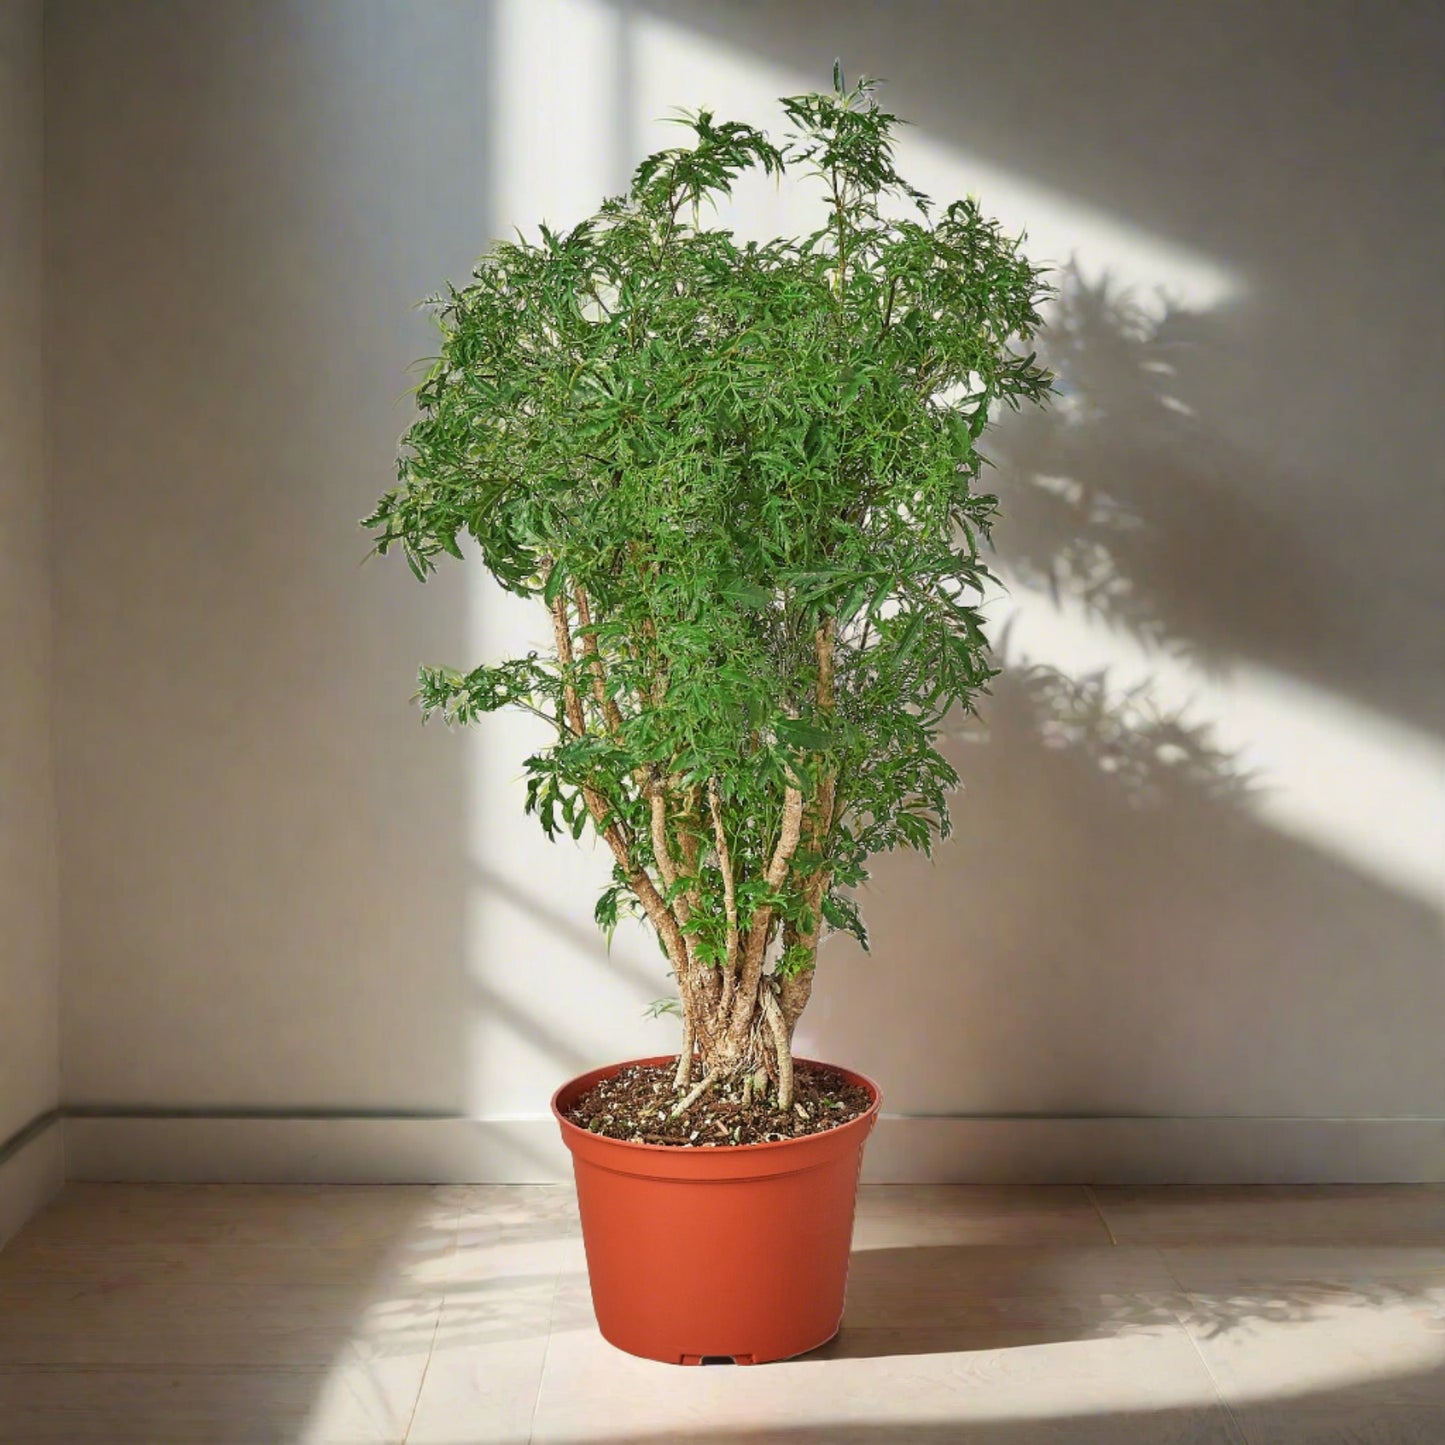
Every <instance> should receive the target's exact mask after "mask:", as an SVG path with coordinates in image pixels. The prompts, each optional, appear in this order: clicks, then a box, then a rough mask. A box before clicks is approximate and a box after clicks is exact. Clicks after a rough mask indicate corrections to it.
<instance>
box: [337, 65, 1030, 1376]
mask: <svg viewBox="0 0 1445 1445" xmlns="http://www.w3.org/2000/svg"><path fill="white" fill-rule="evenodd" d="M782 107H783V110H784V112H785V113H786V115H787V117H788V119H789V121H790V122H791V125H792V127H793V131H792V134H791V136H790V138H789V139H788V140H787V142H786V143H785V144H783V145H781V146H777V145H774V143H773V142H772V141H770V140H769V139H768V137H767V135H766V134H765V133H764V132H763V131H761V130H759V129H756V128H754V127H752V126H749V125H744V124H741V123H736V122H726V123H724V122H720V121H718V120H716V119H715V118H714V116H713V115H712V114H711V113H709V112H708V111H700V112H698V113H697V114H695V115H692V116H689V117H687V118H686V120H685V124H686V125H687V127H688V128H689V129H690V131H691V133H692V134H691V137H690V144H688V145H685V146H680V147H678V148H676V149H668V150H663V151H659V152H658V153H657V154H655V155H651V156H649V157H648V158H647V159H646V160H644V161H643V162H642V164H641V165H640V166H639V167H638V168H637V171H636V174H635V176H634V179H633V182H632V186H631V190H630V192H629V193H628V194H627V195H626V196H625V197H621V198H618V199H614V200H609V201H607V202H606V203H605V204H604V205H603V206H602V208H601V209H600V210H599V211H598V212H597V214H596V215H594V216H592V217H591V218H589V219H588V220H585V221H583V222H582V223H581V224H580V225H578V226H576V227H575V228H573V229H572V230H570V231H564V232H557V231H553V230H549V229H547V228H546V227H543V228H542V230H541V234H540V239H539V240H537V241H535V242H530V241H526V240H523V239H518V240H517V241H514V242H509V243H506V244H499V245H497V246H496V247H495V248H494V249H493V250H492V251H491V252H489V253H488V254H487V255H486V256H485V257H484V258H483V259H482V260H481V261H480V262H479V263H478V265H477V266H476V268H475V270H474V272H473V277H472V280H471V282H470V283H469V284H467V285H466V286H464V287H462V288H460V289H456V288H452V289H449V290H448V291H447V292H446V294H445V295H443V296H441V297H438V298H435V299H434V302H433V305H434V306H435V309H436V312H437V315H438V318H439V322H440V329H441V338H442V340H441V355H440V357H439V358H438V359H437V361H436V362H435V364H434V365H433V366H432V367H431V369H430V371H429V373H428V375H427V376H426V379H425V380H424V381H423V382H422V384H421V386H420V387H419V388H418V390H417V402H418V406H419V410H420V415H419V417H418V419H417V420H416V422H415V423H414V425H412V427H411V428H410V430H409V431H408V432H407V434H406V437H405V439H404V444H403V450H402V455H401V459H400V462H399V466H398V483H397V485H396V487H395V488H394V489H393V490H392V491H390V492H388V493H387V495H386V496H385V497H383V498H382V500H381V502H380V503H379V504H378V506H377V508H376V510H375V511H374V512H373V513H372V515H371V516H370V517H368V518H366V520H365V522H364V523H363V525H364V526H366V527H367V528H368V529H369V530H370V532H371V534H372V536H373V539H374V541H375V546H376V550H377V551H379V552H383V553H384V552H387V551H390V550H392V549H393V548H400V549H401V550H402V551H403V553H404V554H405V556H406V558H407V561H408V562H409V563H410V565H411V568H412V570H413V571H414V572H415V573H416V575H417V576H418V578H420V579H422V580H425V578H426V576H427V574H428V572H429V571H430V570H431V569H432V568H433V566H434V564H435V561H436V559H437V558H438V557H440V556H441V555H442V554H444V553H446V554H450V555H451V556H453V557H458V558H460V557H462V556H463V552H462V547H461V539H462V538H463V537H464V536H465V537H470V538H471V539H473V541H474V542H475V544H476V547H477V549H478V550H479V552H480V557H481V561H482V562H483V564H484V565H485V566H486V567H487V568H488V569H489V570H490V572H491V573H492V575H493V576H494V577H495V578H496V579H497V580H498V581H499V582H500V584H501V585H502V586H503V587H504V588H506V589H508V590H509V591H512V592H514V593H517V594H519V595H521V596H525V597H529V598H535V599H537V601H538V602H539V604H540V605H541V606H542V607H544V608H545V609H546V610H547V613H548V614H549V616H550V622H551V636H552V639H553V645H552V647H551V648H550V649H549V650H548V651H546V652H536V651H532V652H528V653H527V655H526V656H518V657H512V658H508V659H505V660H501V661H497V662H488V663H485V664H483V665H482V666H479V667H476V668H473V669H472V670H471V671H459V670H455V669H452V668H447V667H426V668H423V669H422V672H421V681H420V692H419V700H420V702H421V706H422V708H423V711H424V714H425V715H430V714H433V713H440V714H441V715H443V716H444V717H445V718H446V720H447V721H448V722H450V723H457V724H461V723H469V722H472V721H473V720H474V719H476V718H477V717H478V715H479V714H482V713H486V712H491V711H493V710H494V709H497V708H502V707H508V706H511V707H520V708H523V709H525V710H527V711H528V712H531V713H533V714H535V715H536V716H538V717H541V718H543V719H545V720H546V721H547V722H548V723H549V724H550V725H551V726H552V728H553V729H554V732H555V735H554V737H553V738H552V740H551V741H550V742H549V744H548V745H547V746H546V747H544V748H542V749H541V750H540V751H538V752H537V753H536V754H534V755H533V756H532V757H530V758H528V759H527V761H526V768H527V774H528V782H527V803H526V805H527V808H528V810H529V811H530V812H532V813H534V814H536V815H537V817H538V818H539V819H540V821H541V824H542V826H543V828H545V829H546V831H547V833H548V835H549V836H555V835H556V834H557V833H558V832H560V831H562V830H567V831H569V832H570V833H571V834H572V835H573V836H574V837H580V836H581V835H582V833H584V832H585V831H587V830H588V829H591V830H592V832H593V833H595V834H596V835H597V836H598V837H599V838H600V839H601V840H602V841H603V843H604V844H605V846H606V848H607V849H608V850H609V852H610V854H611V857H612V859H613V865H614V866H613V871H612V879H611V882H610V884H609V886H608V887H607V889H606V891H605V892H604V893H603V894H602V896H601V898H600V899H599V900H598V903H597V908H596V916H597V921H598V923H599V924H600V925H601V927H602V928H603V929H604V930H608V931H610V930H611V929H613V928H614V927H615V926H616V924H617V922H618V920H619V919H620V918H621V917H622V916H624V915H625V914H628V913H632V914H635V915H638V916H640V917H641V918H642V919H643V920H645V922H646V924H648V925H650V927H651V928H652V929H653V930H655V933H656V936H657V939H658V943H659V945H660V947H661V949H662V952H663V954H664V955H665V956H666V959H667V962H668V965H669V966H670V969H671V973H672V976H673V977H674V979H675V980H676V988H677V995H678V998H677V1005H676V1007H677V1011H678V1012H679V1013H680V1016H681V1022H682V1047H681V1050H680V1052H679V1053H678V1055H677V1056H676V1058H675V1059H674V1058H672V1057H671V1056H669V1057H668V1058H667V1059H665V1060H658V1059H654V1060H641V1061H632V1062H631V1063H629V1064H626V1065H612V1066H610V1067H608V1068H605V1069H599V1070H597V1071H595V1072H594V1073H592V1074H588V1075H585V1076H583V1077H582V1078H581V1079H577V1080H573V1081H571V1082H570V1083H569V1084H566V1085H564V1086H563V1087H562V1088H561V1089H560V1090H559V1091H558V1093H557V1095H556V1097H555V1099H554V1101H553V1107H554V1111H555V1112H556V1114H557V1117H558V1119H559V1121H560V1123H561V1127H562V1131H563V1134H564V1137H565V1139H566V1142H567V1143H568V1145H569V1147H570V1148H571V1149H572V1151H573V1155H574V1161H575V1164H576V1172H577V1183H578V1191H579V1196H580V1200H581V1205H582V1211H583V1230H584V1237H585V1240H586V1245H587V1253H588V1265H589V1271H590V1274H591V1279H592V1288H593V1299H594V1303H595V1305H596V1308H597V1314H598V1319H599V1323H600V1324H601V1327H602V1330H603V1333H604V1334H605V1335H607V1337H608V1338H609V1339H611V1340H613V1342H614V1343H616V1344H618V1345H620V1346H622V1347H623V1348H625V1349H628V1350H631V1351H633V1352H635V1353H638V1354H643V1355H648V1356H651V1357H654V1358H659V1359H668V1360H672V1361H682V1360H699V1359H704V1358H707V1357H713V1356H723V1357H729V1358H734V1359H740V1360H754V1361H756V1360H764V1359H775V1358H781V1357H784V1356H787V1355H792V1354H797V1353H800V1352H802V1351H803V1350H806V1349H809V1348H812V1347H813V1346H816V1345H818V1344H821V1343H822V1342H823V1341H824V1340H826V1339H828V1338H829V1337H831V1335H832V1334H833V1333H834V1332H835V1331H836V1329H837V1326H838V1322H839V1319H840V1316H841V1312H842V1303H843V1289H844V1284H845V1280H846V1269H847V1255H848V1249H849V1241H850V1237H851V1230H852V1218H853V1201H854V1194H855V1188H856V1183H857V1175H858V1167H859V1163H860V1159H861V1151H862V1145H863V1141H864V1138H865V1137H866V1135H867V1133H868V1130H869V1128H870V1127H871V1125H872V1122H873V1119H874V1117H875V1116H876V1113H877V1109H878V1102H879V1100H878V1091H877V1089H876V1087H875V1086H873V1085H872V1084H871V1083H870V1082H869V1081H868V1080H866V1079H863V1078H862V1077H861V1076H859V1075H857V1074H854V1073H851V1072H849V1071H847V1070H830V1069H828V1068H826V1067H825V1066H823V1065H814V1064H810V1063H807V1062H805V1061H800V1060H795V1059H794V1057H793V1054H792V1039H793V1033H794V1029H795V1028H796V1025H797V1022H798V1018H799V1016H800V1015H801V1014H802V1012H803V1009H804V1007H805V1005H806V1004H807V1001H808V996H809V993H810V991H811V989H812V987H813V971H814V966H815V963H816V959H817V953H818V945H819V941H820V939H821V938H822V937H823V936H824V934H825V933H826V932H827V931H829V930H841V931H845V932H848V933H851V934H853V936H854V937H856V938H857V939H858V940H859V942H860V943H862V944H863V945H864V946H865V947H866V946H867V938H866V934H865V932H864V928H863V924H862V921H861V919H860V917H859V912H858V906H857V902H856V890H857V889H858V887H859V885H860V884H861V883H862V882H863V881H864V880H865V879H866V878H867V876H868V872H867V869H868V860H869V858H870V857H871V856H872V855H874V854H876V853H879V852H882V851H885V850H888V849H892V848H897V847H900V846H901V847H907V848H918V849H923V850H925V851H927V850H929V849H930V848H931V845H932V842H933V840H934V839H935V838H936V837H939V836H941V835H944V834H946V833H947V831H948V794H949V792H950V790H951V789H952V788H954V786H955V785H956V784H957V782H958V778H957V776H956V774H955V772H954V770H953V768H952V767H951V766H950V765H949V763H948V762H947V760H946V759H945V758H944V756H943V755H942V753H941V752H940V751H939V750H938V747H937V742H938V740H939V734H940V730H941V728H942V727H943V725H944V721H945V718H946V717H947V716H948V715H949V714H950V713H952V712H953V711H954V710H956V709H960V708H961V709H969V708H971V707H972V705H973V702H974V699H975V698H976V697H977V695H978V694H979V693H980V692H981V691H983V690H984V688H985V686H986V684H987V682H988V679H989V678H990V676H992V675H993V673H992V670H991V668H990V666H989V654H988V648H987V644H986V641H985V637H984V633H983V630H982V619H981V617H980V613H979V603H980V600H981V595H980V589H981V588H982V587H983V586H984V584H985V581H986V580H987V578H988V573H987V571H986V568H985V564H984V561H983V560H982V557H981V555H980V549H981V547H982V545H983V543H984V540H985V538H986V537H987V534H988V530H989V525H990V522H991V520H992V517H993V513H994V499H993V498H992V497H991V496H989V495H987V494H986V493H985V492H983V491H981V490H977V489H976V487H977V484H978V482H979V479H980V476H981V472H982V468H983V466H984V459H983V457H982V455H981V454H980V452H979V450H978V442H979V438H980V436H981V434H982V433H983V431H984V429H985V427H986V426H987V425H988V424H989V421H990V418H991V416H993V415H995V414H996V412H997V410H998V408H999V407H1000V405H1007V406H1011V407H1018V406H1019V405H1020V403H1022V402H1035V401H1039V400H1041V399H1042V398H1043V397H1044V396H1045V394H1046V393H1047V391H1048V388H1049V380H1048V377H1047V375H1046V373H1045V372H1044V371H1043V369H1042V368H1041V367H1040V366H1039V365H1037V364H1036V360H1035V357H1034V356H1033V354H1031V353H1029V352H1027V351H1026V350H1021V349H1017V348H1018V346H1019V343H1024V342H1027V340H1028V339H1029V337H1030V336H1031V335H1032V333H1033V331H1034V329H1035V327H1036V326H1037V325H1038V322H1039V316H1038V312H1037V310H1036V307H1037V305H1038V303H1039V302H1040V300H1041V299H1042V297H1043V296H1044V295H1045V294H1046V291H1047V287H1046V286H1044V284H1043V283H1042V282H1041V280H1040V276H1041V273H1040V271H1039V270H1038V269H1037V268H1035V267H1034V266H1032V265H1031V264H1030V263H1029V262H1028V261H1027V260H1026V259H1025V258H1024V256H1023V255H1021V254H1020V251H1019V249H1018V241H1017V240H1015V239H1013V238H1011V237H1008V236H1006V235H1005V234H1003V232H1002V231H1001V230H1000V228H999V226H998V225H997V223H995V222H993V221H990V220H988V219H986V218H985V217H984V215H983V214H982V213H981V211H980V209H979V207H978V205H977V204H976V202H975V201H973V200H972V199H969V200H962V201H956V202H954V203H953V204H951V205H949V206H947V207H946V208H944V209H942V210H937V209H935V208H934V207H933V205H932V204H931V203H930V202H929V200H928V199H927V198H926V197H925V196H923V195H922V194H920V193H919V192H918V191H916V190H915V189H914V188H913V187H911V186H910V185H909V184H908V183H907V182H906V181H905V180H903V178H902V177H901V176H900V175H899V174H898V173H897V171H896V170H895V169H894V164H893V152H892V144H891V129H892V126H893V124H894V123H895V117H893V116H891V115H889V114H887V113H886V112H885V111H883V110H882V109H880V108H879V107H878V105H877V103H876V100H875V97H874V92H873V86H872V85H871V83H869V82H867V81H864V82H862V83H860V84H858V85H856V86H854V87H852V88H845V85H844V82H843V79H842V77H841V75H840V74H839V73H838V72H837V71H836V70H835V73H834V89H833V91H832V92H831V93H826V94H809V95H799V96H793V97H790V98H787V99H784V100H783V101H782ZM749 171H761V172H764V173H767V174H768V175H770V176H775V177H777V178H778V180H779V183H786V184H802V185H805V186H811V187H814V188H816V190H817V191H818V193H819V195H820V198H821V201H822V207H821V208H820V218H819V223H818V228H817V229H816V230H815V231H814V232H812V233H811V234H808V235H804V236H800V237H780V238H777V239H774V240H770V241H767V242H766V243H754V242H748V243H744V242H742V241H740V240H739V239H737V237H735V236H734V235H733V234H732V233H731V232H729V231H727V230H725V229H721V228H720V227H719V226H717V225H711V224H707V223H706V221H705V212H706V211H707V210H708V208H709V206H710V204H711V203H713V202H716V201H717V200H718V199H719V198H722V197H726V196H727V195H728V194H729V193H730V191H731V189H732V187H733V185H734V182H735V181H737V179H738V178H739V177H740V176H742V175H744V174H745V173H746V172H749ZM882 987H886V985H883V986H881V987H880V1007H882V1006H885V1004H884V1002H883V997H882ZM904 1006H908V1005H904ZM913 1006H916V1005H913ZM804 1096H806V1098H805V1097H804ZM839 1121H841V1122H839Z"/></svg>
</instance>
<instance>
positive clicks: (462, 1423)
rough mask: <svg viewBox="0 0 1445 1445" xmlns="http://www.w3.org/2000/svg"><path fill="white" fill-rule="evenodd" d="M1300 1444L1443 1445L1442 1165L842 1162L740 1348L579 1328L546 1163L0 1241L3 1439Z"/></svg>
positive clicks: (294, 1194) (130, 1196)
mask: <svg viewBox="0 0 1445 1445" xmlns="http://www.w3.org/2000/svg"><path fill="white" fill-rule="evenodd" d="M1111 1235H1112V1239H1113V1240H1116V1241H1117V1243H1114V1242H1111ZM1352 1431H1353V1432H1356V1433H1353V1434H1352V1433H1351V1432H1352ZM1326 1437H1327V1438H1331V1439H1344V1438H1349V1439H1356V1438H1358V1439H1361V1440H1379V1441H1389V1442H1391V1445H1408V1442H1419V1445H1427V1442H1434V1441H1438V1440H1439V1439H1442V1438H1445V1189H1440V1188H1431V1187H1414V1188H1411V1187H1404V1188H1390V1187H1357V1188H1316V1189H1310V1188H1275V1189H1199V1188H1176V1189H1099V1190H1097V1191H1091V1190H1087V1189H1084V1188H1073V1187H1052V1188H1048V1187H1045V1188H994V1187H984V1188H979V1187H959V1186H931V1187H911V1186H881V1187H880V1186H874V1187H866V1188H865V1189H864V1190H863V1191H862V1193H861V1195H860V1199H859V1214H858V1222H857V1227H856V1231H855V1253H854V1259H853V1267H852V1274H851V1278H850V1283H849V1296H848V1307H847V1312H846V1314H845V1317H844V1324H843V1329H842V1331H841V1332H840V1334H839V1335H838V1336H837V1338H836V1339H835V1340H833V1341H832V1342H831V1343H830V1344H829V1345H827V1346H825V1347H824V1348H823V1349H821V1350H819V1351H816V1352H814V1353H813V1354H812V1355H809V1356H805V1357H803V1358H801V1359H798V1360H794V1361H790V1362H787V1363H785V1364H781V1365H769V1366H762V1367H758V1368H756V1369H734V1370H711V1371H709V1370H697V1369H693V1370H688V1369H679V1368H675V1367H670V1366H666V1365H659V1364H656V1363H653V1362H651V1361H645V1360H639V1359H635V1358H633V1357H632V1356H629V1355H624V1354H621V1353H619V1352H618V1351H616V1350H614V1349H613V1348H612V1347H611V1346H609V1345H607V1344H606V1343H605V1342H604V1341H603V1340H602V1339H601V1337H600V1336H599V1335H598V1333H597V1329H596V1325H595V1322H594V1320H593V1317H592V1311H591V1305H590V1301H589V1297H588V1291H587V1283H586V1272H585V1264H584V1260H583V1255H582V1248H581V1241H580V1238H579V1234H578V1224H577V1216H576V1206H575V1201H574V1197H573V1193H572V1191H571V1189H570V1188H549V1187H507V1186H475V1187H471V1186H443V1187H436V1188H424V1187H405V1186H403V1187H390V1188H358V1187H337V1188H322V1187H315V1188H313V1187H294V1188H284V1187H281V1188H265V1187H260V1186H227V1187H217V1186H132V1185H81V1186H74V1185H73V1186H71V1187H70V1188H69V1189H68V1190H67V1192H66V1193H65V1195H64V1196H63V1197H62V1198H61V1199H60V1200H59V1201H58V1202H57V1203H56V1204H55V1205H54V1206H53V1207H52V1208H51V1209H49V1210H47V1211H46V1212H45V1213H43V1214H42V1215H41V1216H40V1217H39V1218H37V1219H36V1220H35V1221H33V1222H32V1223H31V1225H30V1226H29V1227H28V1228H27V1229H26V1230H24V1231H23V1232H22V1233H21V1234H20V1235H19V1236H18V1237H17V1238H16V1239H15V1240H14V1241H12V1243H11V1244H10V1246H9V1247H7V1249H6V1250H5V1252H4V1253H3V1255H0V1441H11V1440H15V1441H22V1440H23V1441H25V1442H40V1441H65V1442H68V1445H90V1442H97V1445H98V1442H101V1441H105V1442H107V1445H111V1442H115V1441H118V1440H141V1439H144V1440H146V1441H151V1442H165V1445H180V1442H186V1445H203V1442H205V1445H214V1442H223V1441H224V1442H239V1441H257V1440H266V1441H268V1442H273V1445H293V1442H302V1441H304V1442H307V1445H340V1442H351V1445H359V1442H392V1445H398V1442H402V1441H406V1442H410V1445H424V1442H429V1445H522V1442H527V1441H532V1442H535V1445H544V1442H551V1445H580V1442H584V1441H588V1442H596V1445H604V1442H606V1445H622V1442H624V1441H626V1442H633V1445H635V1442H647V1445H662V1442H664V1441H676V1440H679V1439H684V1438H686V1439H697V1440H702V1441H711V1442H714V1445H721V1442H723V1441H729V1442H749V1441H756V1442H757V1445H762V1442H763V1441H768V1442H775V1441H783V1442H788V1445H794V1442H803V1441H808V1442H817V1445H823V1442H830V1445H837V1442H842V1445H850V1442H859V1445H861V1442H863V1441H885V1442H890V1445H905V1442H909V1445H912V1442H923V1445H938V1442H942V1441H945V1440H950V1441H956V1440H968V1441H984V1442H990V1445H1000V1442H1008V1445H1022V1442H1025V1441H1027V1442H1037V1441H1060V1442H1063V1441H1067V1442H1070V1445H1075V1442H1085V1445H1088V1442H1097V1445H1106V1442H1107V1445H1129V1442H1136V1441H1137V1442H1140V1445H1144V1442H1150V1445H1153V1442H1158V1441H1160V1440H1163V1439H1171V1440H1172V1439H1180V1440H1183V1439H1188V1440H1190V1441H1196V1442H1214V1441H1220V1442H1236V1445H1238V1442H1246V1445H1256V1442H1257V1445H1264V1442H1269V1445H1280V1442H1291V1441H1304V1440H1316V1439H1321V1438H1326Z"/></svg>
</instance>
